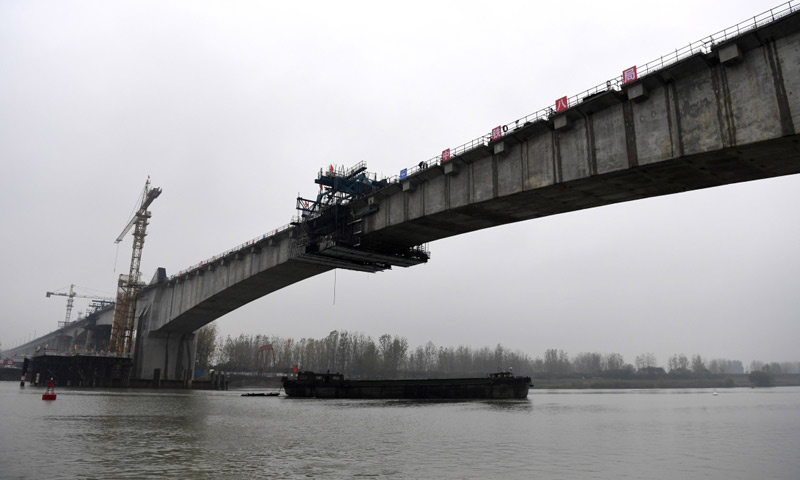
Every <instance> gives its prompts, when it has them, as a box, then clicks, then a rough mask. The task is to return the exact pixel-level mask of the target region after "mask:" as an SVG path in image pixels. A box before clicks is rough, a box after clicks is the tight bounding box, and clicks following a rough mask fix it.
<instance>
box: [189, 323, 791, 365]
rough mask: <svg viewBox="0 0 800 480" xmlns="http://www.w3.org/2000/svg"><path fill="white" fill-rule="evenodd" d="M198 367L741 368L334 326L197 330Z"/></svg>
mask: <svg viewBox="0 0 800 480" xmlns="http://www.w3.org/2000/svg"><path fill="white" fill-rule="evenodd" d="M196 358H197V369H198V370H200V371H206V370H209V369H211V368H216V369H217V370H223V371H227V372H286V371H288V370H289V369H291V368H293V367H294V366H297V367H298V368H299V369H301V370H312V371H318V372H325V371H331V372H339V373H343V374H345V375H346V376H348V377H350V378H402V377H405V378H420V377H436V376H475V375H481V376H482V375H485V374H486V373H488V372H495V371H499V370H508V369H512V370H513V371H514V372H515V373H517V374H521V375H531V376H540V377H541V376H554V377H555V376H561V377H564V376H588V377H607V378H633V377H648V378H650V377H659V376H664V375H666V376H670V377H676V378H700V377H704V376H709V375H731V374H744V373H747V371H746V370H747V369H746V368H745V366H744V365H743V364H742V362H741V361H739V360H730V359H725V358H714V359H710V360H706V359H704V358H703V357H701V356H700V355H697V354H695V355H692V356H691V357H689V356H687V355H685V354H682V353H681V354H675V355H673V356H671V357H669V359H668V360H667V363H666V365H665V367H666V368H664V367H661V366H660V365H659V363H658V361H657V359H656V357H655V355H654V354H653V353H643V354H641V355H637V356H636V357H635V359H634V361H633V363H627V362H626V361H625V359H624V357H623V356H622V355H621V354H619V353H598V352H582V353H578V354H577V355H574V356H570V355H569V354H568V353H567V352H565V351H563V350H557V349H547V350H545V352H544V355H543V356H541V357H535V358H531V357H530V356H529V355H528V354H526V353H524V352H521V351H512V350H509V349H507V348H505V347H503V346H502V345H501V344H498V345H496V346H495V347H493V348H492V347H480V348H473V347H468V346H463V345H462V346H458V347H450V346H448V347H445V346H437V345H435V344H434V343H433V342H427V343H426V344H424V345H419V346H417V347H414V348H412V347H411V346H410V345H409V343H408V340H407V339H406V338H405V337H402V336H398V335H390V334H383V335H381V336H379V337H378V338H377V339H373V338H372V337H370V336H368V335H365V334H363V333H360V332H350V331H346V330H341V331H339V330H334V331H332V332H330V333H329V334H328V335H327V336H326V337H323V338H319V339H314V338H301V339H300V340H295V339H293V338H284V337H280V336H274V335H245V334H242V335H239V336H238V337H230V336H227V337H226V338H225V339H224V340H223V339H220V338H219V337H218V335H217V330H216V325H215V324H210V325H208V326H206V327H204V328H202V329H200V330H199V331H198V333H197V351H196ZM765 369H766V370H767V371H768V372H769V373H770V375H772V374H780V373H800V362H783V363H775V362H773V363H763V362H759V361H754V362H752V363H751V364H750V368H749V372H763V371H765Z"/></svg>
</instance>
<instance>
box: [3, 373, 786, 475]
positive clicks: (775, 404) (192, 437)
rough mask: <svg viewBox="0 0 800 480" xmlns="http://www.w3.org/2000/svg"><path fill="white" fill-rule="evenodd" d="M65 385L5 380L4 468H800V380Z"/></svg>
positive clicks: (296, 471) (509, 471)
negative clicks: (360, 393) (501, 387)
mask: <svg viewBox="0 0 800 480" xmlns="http://www.w3.org/2000/svg"><path fill="white" fill-rule="evenodd" d="M58 393H59V397H58V400H57V401H56V402H42V401H41V400H39V398H40V397H41V391H40V390H36V389H30V390H28V391H20V390H19V387H15V386H14V385H11V384H10V382H5V384H2V383H0V404H2V405H3V415H0V432H2V435H0V465H2V471H0V472H1V473H0V476H2V477H4V478H40V477H42V476H47V477H50V478H75V477H87V476H89V477H95V478H165V477H166V478H219V477H226V478H254V477H259V478H264V477H265V478H332V479H337V478H354V477H360V476H365V477H370V478H437V479H438V478H500V477H508V478H528V477H532V476H540V477H545V478H615V477H628V478H678V477H698V476H703V477H704V478H711V479H714V478H800V461H798V460H797V458H796V452H797V450H798V449H800V437H799V436H798V435H797V432H798V431H800V388H788V389H771V390H763V391H758V390H749V389H742V390H738V391H737V390H736V389H733V390H725V391H724V394H723V392H721V393H720V395H719V396H712V395H711V394H710V392H707V391H703V390H680V391H633V390H627V391H626V390H609V391H585V390H577V391H558V392H553V393H549V392H546V391H540V390H537V391H532V392H531V395H530V396H529V398H528V399H527V400H500V401H491V400H486V401H459V402H452V401H414V400H316V399H291V398H286V397H280V398H275V397H262V398H259V397H256V398H251V397H241V396H240V393H241V392H185V391H159V392H152V391H120V390H109V391H101V390H94V391H87V390H68V389H65V390H62V391H59V392H58ZM20 459H22V461H20ZM52 466H57V468H52Z"/></svg>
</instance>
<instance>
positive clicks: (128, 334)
mask: <svg viewBox="0 0 800 480" xmlns="http://www.w3.org/2000/svg"><path fill="white" fill-rule="evenodd" d="M159 195H161V188H157V187H153V188H151V187H150V176H148V177H147V182H145V184H144V190H143V191H142V195H141V197H140V199H141V203H140V205H139V208H138V210H136V212H135V213H134V214H133V218H131V220H130V221H129V222H128V224H127V225H126V226H125V228H124V229H123V230H122V233H120V234H119V236H118V237H117V239H116V241H115V242H114V243H119V242H121V241H122V239H123V238H124V237H125V234H127V233H128V232H129V231H130V229H131V228H134V227H135V228H134V230H133V253H132V255H131V268H130V271H129V273H128V275H125V274H122V275H120V276H119V282H118V283H117V301H116V304H115V306H114V322H113V324H112V326H111V343H110V345H109V349H110V350H111V352H113V353H115V354H117V355H128V354H130V352H131V347H132V346H133V320H134V316H135V314H136V294H137V293H138V292H139V289H140V288H141V287H142V285H141V282H140V278H139V277H140V272H139V267H140V265H141V262H142V248H143V247H144V237H145V235H146V233H145V232H146V230H147V224H148V220H149V219H150V217H151V214H150V211H149V210H147V207H149V206H150V204H151V203H153V200H155V199H156V198H158V196H159Z"/></svg>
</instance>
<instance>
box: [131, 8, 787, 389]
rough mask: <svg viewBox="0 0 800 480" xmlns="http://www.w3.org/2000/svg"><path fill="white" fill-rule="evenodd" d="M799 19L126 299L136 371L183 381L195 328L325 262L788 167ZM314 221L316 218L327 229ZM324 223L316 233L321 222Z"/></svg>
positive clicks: (376, 265)
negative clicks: (133, 321) (133, 319)
mask: <svg viewBox="0 0 800 480" xmlns="http://www.w3.org/2000/svg"><path fill="white" fill-rule="evenodd" d="M799 128H800V16H798V14H797V13H793V14H790V15H788V16H786V17H784V18H782V19H780V20H776V21H774V22H771V23H768V24H767V25H764V26H762V27H759V28H756V29H754V30H752V31H750V32H748V33H746V34H743V35H740V36H738V37H735V38H733V39H731V40H729V41H726V42H723V43H719V44H717V45H715V46H713V48H711V49H710V50H709V51H700V52H697V53H694V54H692V55H689V56H687V57H686V58H684V59H682V60H681V61H679V62H677V63H674V64H672V65H670V66H667V67H665V68H662V69H660V70H655V71H652V72H650V73H648V74H647V75H645V76H643V77H641V78H638V79H637V80H635V81H633V82H630V83H627V84H625V85H624V86H622V87H621V88H615V87H613V86H612V87H610V88H609V89H608V90H606V91H600V92H596V93H595V94H594V95H592V96H589V97H587V98H584V99H582V101H581V102H580V103H578V104H576V105H573V106H571V107H570V108H567V109H566V110H564V111H561V112H558V113H557V114H556V113H553V114H552V115H550V116H548V117H547V118H539V119H536V120H534V121H531V122H527V123H523V124H521V125H519V126H518V128H512V129H510V131H508V132H507V133H506V134H505V135H504V136H502V137H501V138H499V139H496V140H494V141H490V142H485V143H481V144H479V145H477V146H475V148H472V149H469V150H467V151H463V152H459V154H458V155H455V156H454V157H452V158H449V159H446V158H442V159H438V160H435V161H431V162H423V163H422V164H421V165H420V166H419V167H418V168H415V169H414V170H413V171H412V172H411V174H410V175H408V176H406V177H405V178H403V179H402V180H398V181H395V182H391V183H389V184H388V185H387V186H385V187H383V188H381V189H379V190H377V191H375V192H372V193H370V194H368V195H366V196H364V197H361V198H357V199H353V200H352V201H351V202H349V203H347V204H344V205H342V206H340V207H337V209H336V210H335V212H333V213H331V214H330V215H331V217H330V218H329V219H328V220H330V219H331V218H332V219H334V220H332V221H333V222H334V223H335V228H334V229H332V230H331V229H330V228H328V227H330V223H327V224H326V223H325V221H322V220H319V223H318V224H314V222H315V221H317V220H312V219H307V220H306V221H302V222H298V223H297V224H296V225H294V226H291V227H289V228H287V229H284V230H282V231H280V232H278V233H276V234H274V235H270V236H268V237H265V238H262V239H260V240H258V241H254V242H252V244H250V245H247V246H244V247H243V248H241V249H238V250H237V251H236V252H232V253H229V254H227V255H224V256H222V257H220V258H214V259H212V261H211V262H208V263H206V264H204V265H201V266H198V267H197V268H194V269H192V270H191V271H189V272H186V273H181V274H180V275H178V276H175V277H172V278H166V276H164V278H162V279H161V280H160V281H158V282H156V283H155V284H153V285H151V286H150V287H149V288H148V289H146V290H145V291H143V292H142V293H141V294H140V295H141V298H140V300H139V302H140V303H139V305H138V307H137V331H138V336H137V343H136V349H135V352H136V358H135V365H136V366H135V375H136V376H137V377H138V378H152V377H153V376H154V375H156V376H160V378H168V379H185V380H187V381H190V380H191V370H192V365H193V358H194V333H193V332H195V331H196V330H197V329H198V328H200V327H202V326H203V325H205V324H207V323H209V322H211V321H213V320H215V319H216V318H219V317H221V316H222V315H224V314H226V313H228V312H230V311H232V310H234V309H236V308H238V307H240V306H242V305H245V304H247V303H249V302H251V301H253V300H255V299H257V298H260V297H262V296H264V295H267V294H269V293H271V292H274V291H276V290H278V289H281V288H283V287H285V286H288V285H291V284H293V283H296V282H299V281H302V280H304V279H306V278H310V277H312V276H314V275H318V274H320V273H323V272H326V271H329V270H331V269H333V268H350V269H354V270H360V271H368V272H369V271H379V270H383V269H387V268H390V267H391V266H410V265H414V264H417V263H421V262H423V261H426V260H427V258H428V257H427V252H425V251H424V249H420V248H419V247H420V246H421V245H424V244H426V243H427V242H431V241H434V240H438V239H442V238H446V237H449V236H453V235H459V234H463V233H468V232H472V231H475V230H480V229H483V228H489V227H493V226H498V225H503V224H507V223H512V222H518V221H524V220H530V219H534V218H539V217H543V216H548V215H556V214H559V213H565V212H570V211H575V210H581V209H586V208H593V207H598V206H603V205H609V204H613V203H618V202H625V201H633V200H638V199H643V198H648V197H653V196H658V195H667V194H673V193H679V192H685V191H689V190H695V189H701V188H709V187H714V186H720V185H727V184H731V183H737V182H744V181H751V180H757V179H763V178H769V177H774V176H779V175H789V174H795V173H799V172H800V138H799V137H798V134H799V133H800V130H798V129H799ZM326 225H327V226H326ZM326 228H328V230H326Z"/></svg>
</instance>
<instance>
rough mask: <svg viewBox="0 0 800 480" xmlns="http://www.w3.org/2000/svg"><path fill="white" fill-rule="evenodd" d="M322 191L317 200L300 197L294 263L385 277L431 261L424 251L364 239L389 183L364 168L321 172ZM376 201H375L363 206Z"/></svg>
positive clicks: (359, 165)
mask: <svg viewBox="0 0 800 480" xmlns="http://www.w3.org/2000/svg"><path fill="white" fill-rule="evenodd" d="M314 183H316V184H318V185H319V193H318V194H317V198H316V199H309V198H303V197H297V210H298V215H297V217H296V218H295V219H294V220H293V221H292V225H295V226H297V227H298V229H297V230H298V235H297V236H296V237H295V238H293V240H292V258H293V259H294V260H297V261H300V262H306V263H313V264H316V265H321V266H324V267H333V268H345V269H348V270H355V271H360V272H380V271H383V270H388V269H390V268H392V266H398V267H410V266H412V265H419V264H421V263H425V262H427V261H428V258H429V257H430V252H428V251H427V249H426V248H425V247H424V246H423V245H414V244H413V242H410V243H401V244H396V243H389V242H386V241H385V239H384V240H381V238H380V237H379V236H372V237H366V236H364V235H363V233H364V230H363V225H364V223H363V221H364V219H365V218H366V217H368V216H369V215H373V214H375V213H376V212H377V211H378V209H379V204H380V201H379V196H375V195H376V194H377V193H378V192H379V191H380V190H382V189H385V188H387V187H389V185H390V182H389V181H388V180H387V179H378V178H377V176H376V175H375V174H373V173H369V172H367V164H366V163H365V162H359V163H357V164H356V165H355V166H353V167H351V168H349V169H348V168H344V167H339V168H337V167H334V166H333V165H330V166H329V167H328V168H327V169H321V170H320V171H319V174H318V176H317V179H316V180H314ZM367 196H373V197H372V198H371V199H370V200H363V199H364V198H365V197H367Z"/></svg>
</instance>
